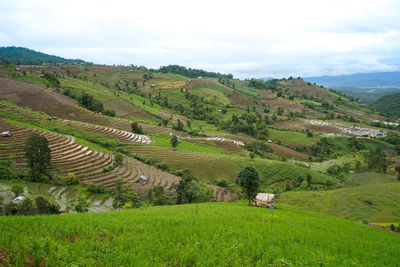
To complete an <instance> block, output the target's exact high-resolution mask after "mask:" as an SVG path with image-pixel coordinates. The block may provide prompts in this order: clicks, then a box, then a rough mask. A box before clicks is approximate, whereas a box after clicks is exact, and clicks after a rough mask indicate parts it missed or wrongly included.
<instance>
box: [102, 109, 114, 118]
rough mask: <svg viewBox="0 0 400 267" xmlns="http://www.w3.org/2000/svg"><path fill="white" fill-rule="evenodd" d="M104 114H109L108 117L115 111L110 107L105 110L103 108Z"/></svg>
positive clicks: (112, 115)
mask: <svg viewBox="0 0 400 267" xmlns="http://www.w3.org/2000/svg"><path fill="white" fill-rule="evenodd" d="M104 115H106V116H110V117H115V111H114V110H112V109H106V110H104Z"/></svg>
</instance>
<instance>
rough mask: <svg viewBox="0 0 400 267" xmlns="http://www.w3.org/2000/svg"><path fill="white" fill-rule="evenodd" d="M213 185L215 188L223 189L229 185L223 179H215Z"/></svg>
mask: <svg viewBox="0 0 400 267" xmlns="http://www.w3.org/2000/svg"><path fill="white" fill-rule="evenodd" d="M214 184H215V185H217V186H220V187H224V188H227V187H229V184H228V182H227V181H226V180H225V179H216V180H215V181H214Z"/></svg>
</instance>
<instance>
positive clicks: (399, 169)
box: [395, 166, 400, 181]
mask: <svg viewBox="0 0 400 267" xmlns="http://www.w3.org/2000/svg"><path fill="white" fill-rule="evenodd" d="M395 170H396V171H397V180H399V181H400V166H397V167H396V168H395Z"/></svg>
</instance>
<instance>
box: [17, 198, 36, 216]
mask: <svg viewBox="0 0 400 267" xmlns="http://www.w3.org/2000/svg"><path fill="white" fill-rule="evenodd" d="M17 206H18V211H17V214H18V215H23V216H28V215H34V214H36V209H35V206H34V205H33V201H32V199H30V198H25V199H24V200H22V201H21V203H19V204H18V205H17Z"/></svg>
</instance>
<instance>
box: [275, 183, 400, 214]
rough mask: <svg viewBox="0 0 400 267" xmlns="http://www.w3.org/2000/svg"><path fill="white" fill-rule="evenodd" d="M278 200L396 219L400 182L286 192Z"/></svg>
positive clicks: (326, 211)
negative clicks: (327, 189)
mask: <svg viewBox="0 0 400 267" xmlns="http://www.w3.org/2000/svg"><path fill="white" fill-rule="evenodd" d="M277 202H278V204H286V205H289V206H291V207H295V208H298V209H302V210H307V211H315V212H320V213H324V214H328V215H334V216H338V217H342V218H346V219H351V220H357V221H361V220H363V219H366V220H367V221H370V222H393V221H398V219H399V217H400V183H386V184H371V185H364V186H356V187H349V188H341V189H335V190H329V191H319V192H315V191H297V192H286V193H284V194H282V195H281V196H280V198H279V199H278V201H277Z"/></svg>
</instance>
